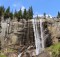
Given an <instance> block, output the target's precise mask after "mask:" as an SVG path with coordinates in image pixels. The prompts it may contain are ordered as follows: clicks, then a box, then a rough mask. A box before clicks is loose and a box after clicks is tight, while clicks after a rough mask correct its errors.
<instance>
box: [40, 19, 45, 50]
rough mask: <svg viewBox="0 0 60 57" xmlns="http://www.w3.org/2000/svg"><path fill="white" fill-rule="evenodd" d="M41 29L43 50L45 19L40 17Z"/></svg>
mask: <svg viewBox="0 0 60 57" xmlns="http://www.w3.org/2000/svg"><path fill="white" fill-rule="evenodd" d="M40 31H41V39H42V50H44V33H43V19H40Z"/></svg>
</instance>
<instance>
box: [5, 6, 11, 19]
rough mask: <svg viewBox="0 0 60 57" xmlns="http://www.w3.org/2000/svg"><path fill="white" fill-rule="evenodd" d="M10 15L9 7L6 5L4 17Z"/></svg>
mask: <svg viewBox="0 0 60 57" xmlns="http://www.w3.org/2000/svg"><path fill="white" fill-rule="evenodd" d="M9 17H10V7H8V8H7V9H6V11H5V14H4V18H9Z"/></svg>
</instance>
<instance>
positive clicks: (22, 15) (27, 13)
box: [0, 6, 33, 21]
mask: <svg viewBox="0 0 60 57" xmlns="http://www.w3.org/2000/svg"><path fill="white" fill-rule="evenodd" d="M1 16H4V19H7V18H9V17H10V18H11V19H13V17H16V18H17V19H18V21H19V20H20V19H26V20H28V19H32V18H33V9H32V6H31V7H29V9H28V10H26V9H24V11H22V10H21V9H20V10H19V11H16V10H15V12H14V13H13V12H11V11H10V7H8V8H7V9H5V8H4V6H0V18H1Z"/></svg>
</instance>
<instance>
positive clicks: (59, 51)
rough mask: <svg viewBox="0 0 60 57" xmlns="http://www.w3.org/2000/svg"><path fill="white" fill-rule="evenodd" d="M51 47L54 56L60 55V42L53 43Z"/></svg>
mask: <svg viewBox="0 0 60 57" xmlns="http://www.w3.org/2000/svg"><path fill="white" fill-rule="evenodd" d="M49 49H50V50H51V52H52V57H60V43H57V44H54V45H52V46H51V47H49Z"/></svg>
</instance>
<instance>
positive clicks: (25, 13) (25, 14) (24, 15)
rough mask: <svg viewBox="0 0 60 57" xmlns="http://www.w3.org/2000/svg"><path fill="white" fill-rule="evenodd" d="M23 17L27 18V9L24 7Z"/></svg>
mask: <svg viewBox="0 0 60 57" xmlns="http://www.w3.org/2000/svg"><path fill="white" fill-rule="evenodd" d="M23 18H24V19H27V10H26V9H24V12H23Z"/></svg>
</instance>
